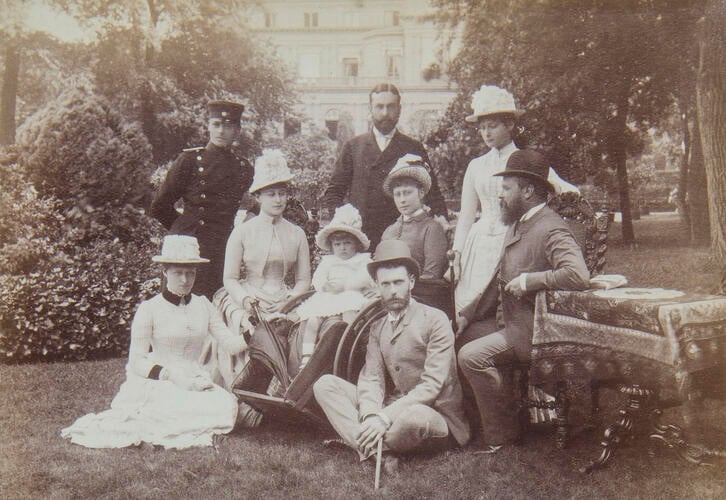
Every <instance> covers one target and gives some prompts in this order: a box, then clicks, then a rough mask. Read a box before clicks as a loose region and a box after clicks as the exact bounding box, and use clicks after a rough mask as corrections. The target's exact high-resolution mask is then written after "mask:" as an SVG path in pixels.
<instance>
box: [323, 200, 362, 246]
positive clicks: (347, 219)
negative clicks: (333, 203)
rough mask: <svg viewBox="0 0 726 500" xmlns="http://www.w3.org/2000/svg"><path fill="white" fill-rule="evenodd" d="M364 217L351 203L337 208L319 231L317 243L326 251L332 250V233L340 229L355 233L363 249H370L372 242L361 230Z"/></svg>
mask: <svg viewBox="0 0 726 500" xmlns="http://www.w3.org/2000/svg"><path fill="white" fill-rule="evenodd" d="M362 226H363V219H361V216H360V212H358V209H357V208H355V207H354V206H353V205H351V204H350V203H346V204H345V205H343V206H342V207H338V208H336V209H335V215H334V216H333V220H331V221H330V222H329V223H328V225H327V226H325V227H324V228H322V229H321V230H320V231H318V234H317V235H316V236H315V243H316V244H317V245H318V246H319V247H320V248H321V249H322V250H324V251H326V252H330V251H331V247H330V235H331V234H333V233H337V232H339V231H341V232H344V233H348V234H351V235H353V236H354V237H355V238H357V239H358V241H359V242H360V244H361V251H365V250H368V247H369V246H371V242H370V240H369V239H368V236H366V235H365V233H364V232H363V231H361V227H362Z"/></svg>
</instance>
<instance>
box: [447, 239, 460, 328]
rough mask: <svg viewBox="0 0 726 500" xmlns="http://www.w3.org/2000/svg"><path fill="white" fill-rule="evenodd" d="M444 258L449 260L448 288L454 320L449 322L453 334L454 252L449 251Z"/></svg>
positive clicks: (454, 304) (454, 326)
mask: <svg viewBox="0 0 726 500" xmlns="http://www.w3.org/2000/svg"><path fill="white" fill-rule="evenodd" d="M446 258H447V259H448V260H449V286H450V287H451V291H450V294H451V296H450V299H451V307H453V308H454V318H453V319H452V320H451V328H452V329H453V330H454V332H456V330H457V325H456V276H455V273H454V259H456V252H455V251H454V250H449V251H448V252H446Z"/></svg>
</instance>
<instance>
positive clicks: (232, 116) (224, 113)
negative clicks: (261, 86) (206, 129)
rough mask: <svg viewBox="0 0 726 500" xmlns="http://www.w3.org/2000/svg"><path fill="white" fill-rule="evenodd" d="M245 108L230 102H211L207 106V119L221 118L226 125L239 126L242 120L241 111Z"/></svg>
mask: <svg viewBox="0 0 726 500" xmlns="http://www.w3.org/2000/svg"><path fill="white" fill-rule="evenodd" d="M244 110H245V107H244V106H243V105H242V104H239V103H236V102H231V101H211V102H210V103H209V104H207V112H208V113H209V118H210V119H211V118H221V119H222V121H224V122H226V123H234V124H235V125H239V121H240V118H242V111H244Z"/></svg>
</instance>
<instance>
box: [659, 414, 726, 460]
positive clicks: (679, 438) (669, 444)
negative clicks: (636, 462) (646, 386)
mask: <svg viewBox="0 0 726 500" xmlns="http://www.w3.org/2000/svg"><path fill="white" fill-rule="evenodd" d="M662 414H663V412H662V411H661V410H660V409H658V408H656V409H654V410H653V414H652V418H653V432H651V434H650V435H649V436H648V439H649V440H650V447H649V449H648V453H649V454H650V455H651V456H653V455H654V454H655V449H654V445H655V443H662V444H663V445H664V446H665V447H666V448H669V449H671V450H673V451H675V452H676V454H677V455H678V456H679V457H681V458H682V459H683V460H685V461H687V462H690V463H692V464H696V465H714V464H713V462H714V461H715V460H718V459H724V458H726V450H717V449H712V448H707V447H705V446H703V445H699V444H689V443H688V442H687V441H686V440H685V438H684V436H683V429H681V428H680V427H679V426H677V425H663V424H661V423H660V417H661V416H662Z"/></svg>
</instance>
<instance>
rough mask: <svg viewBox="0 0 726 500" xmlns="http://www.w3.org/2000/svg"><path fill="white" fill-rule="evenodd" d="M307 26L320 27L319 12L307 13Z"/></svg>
mask: <svg viewBox="0 0 726 500" xmlns="http://www.w3.org/2000/svg"><path fill="white" fill-rule="evenodd" d="M305 27H306V28H317V27H318V13H317V12H306V13H305Z"/></svg>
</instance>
